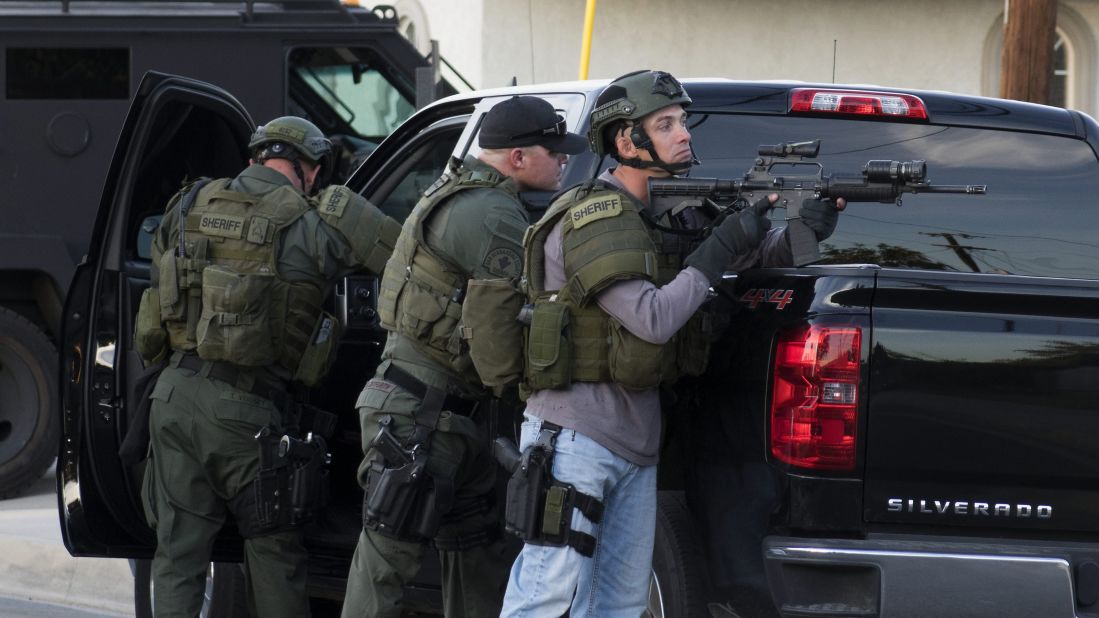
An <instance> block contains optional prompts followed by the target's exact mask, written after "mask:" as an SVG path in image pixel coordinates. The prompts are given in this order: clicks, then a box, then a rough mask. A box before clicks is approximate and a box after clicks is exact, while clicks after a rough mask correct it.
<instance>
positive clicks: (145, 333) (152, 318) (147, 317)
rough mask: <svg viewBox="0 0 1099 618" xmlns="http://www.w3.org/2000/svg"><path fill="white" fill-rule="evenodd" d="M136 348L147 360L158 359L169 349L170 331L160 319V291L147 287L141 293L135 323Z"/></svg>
mask: <svg viewBox="0 0 1099 618" xmlns="http://www.w3.org/2000/svg"><path fill="white" fill-rule="evenodd" d="M134 348H135V349H136V350H137V353H138V354H140V355H141V358H143V359H145V360H146V361H155V360H157V359H158V358H159V357H160V356H161V355H162V354H163V353H164V352H165V351H166V350H167V349H168V331H167V330H165V329H164V324H162V323H161V321H160V292H159V291H158V290H157V288H153V287H150V288H146V289H145V291H144V292H142V293H141V302H140V303H139V304H138V307H137V320H136V323H135V324H134Z"/></svg>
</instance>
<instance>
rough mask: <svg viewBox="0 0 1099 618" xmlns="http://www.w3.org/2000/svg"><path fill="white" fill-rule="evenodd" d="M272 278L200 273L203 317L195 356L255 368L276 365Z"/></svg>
mask: <svg viewBox="0 0 1099 618" xmlns="http://www.w3.org/2000/svg"><path fill="white" fill-rule="evenodd" d="M275 283H276V281H275V275H273V274H267V273H236V272H233V271H231V270H228V269H226V268H224V267H221V266H217V265H210V266H207V267H206V268H205V269H204V270H203V271H202V314H201V316H200V317H199V320H198V328H197V331H196V339H197V342H198V346H197V348H196V350H197V351H198V355H199V356H200V357H201V358H202V359H204V360H209V361H218V360H220V361H226V362H229V363H233V364H235V365H243V366H246V367H256V366H264V365H270V364H273V363H275V362H277V361H278V354H277V353H276V350H275V345H274V341H273V339H274V333H272V331H271V315H270V312H271V303H272V299H271V296H272V294H271V293H272V288H273V287H274V286H275Z"/></svg>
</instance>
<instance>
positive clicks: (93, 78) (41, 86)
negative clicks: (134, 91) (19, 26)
mask: <svg viewBox="0 0 1099 618" xmlns="http://www.w3.org/2000/svg"><path fill="white" fill-rule="evenodd" d="M4 56H5V63H4V66H5V70H6V73H5V75H6V81H5V85H4V86H5V88H4V90H5V93H6V96H7V98H9V99H128V98H130V50H129V49H127V48H125V47H115V48H103V49H90V48H46V47H9V48H8V49H7V50H5V54H4Z"/></svg>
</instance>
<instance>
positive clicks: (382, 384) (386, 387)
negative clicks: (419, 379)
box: [366, 380, 397, 393]
mask: <svg viewBox="0 0 1099 618" xmlns="http://www.w3.org/2000/svg"><path fill="white" fill-rule="evenodd" d="M366 388H370V389H374V390H376V391H382V392H385V393H392V392H393V389H395V388H397V387H396V386H394V385H393V384H390V383H389V382H386V381H385V380H370V381H369V382H367V383H366Z"/></svg>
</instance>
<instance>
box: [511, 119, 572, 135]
mask: <svg viewBox="0 0 1099 618" xmlns="http://www.w3.org/2000/svg"><path fill="white" fill-rule="evenodd" d="M547 135H568V129H567V128H566V125H565V119H564V118H562V117H561V114H557V122H556V123H554V125H553V126H552V127H546V128H545V129H535V130H534V131H527V132H526V133H519V134H518V135H511V136H509V137H508V141H511V140H517V139H524V138H527V137H544V136H547Z"/></svg>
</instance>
